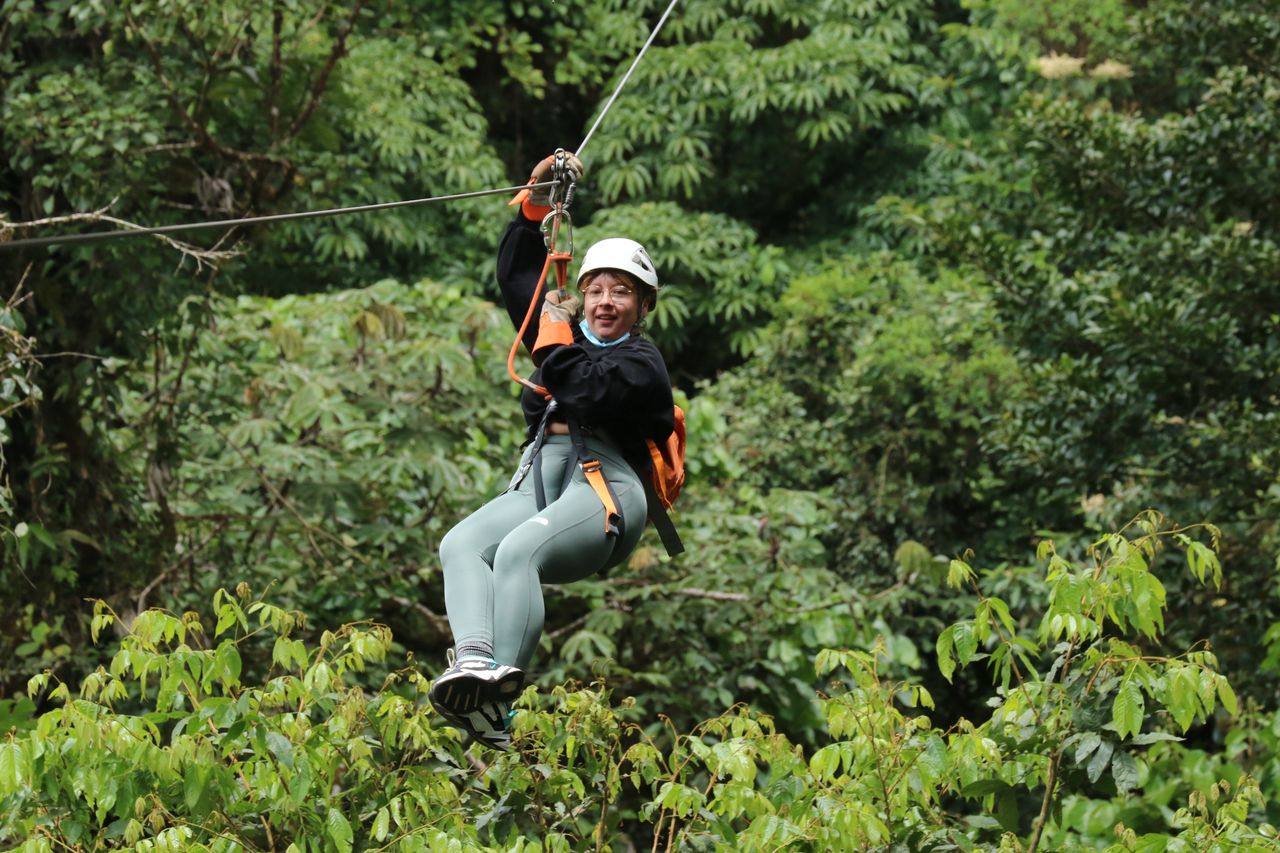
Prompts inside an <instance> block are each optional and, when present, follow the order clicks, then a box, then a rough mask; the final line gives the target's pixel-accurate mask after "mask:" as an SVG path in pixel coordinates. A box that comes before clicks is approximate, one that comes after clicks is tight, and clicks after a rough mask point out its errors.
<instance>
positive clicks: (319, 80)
mask: <svg viewBox="0 0 1280 853" xmlns="http://www.w3.org/2000/svg"><path fill="white" fill-rule="evenodd" d="M365 2H366V0H357V2H356V4H355V6H353V7H352V9H351V14H350V15H348V16H347V22H346V23H345V24H344V25H343V27H342V31H341V32H340V33H338V41H337V43H336V44H335V45H334V46H333V50H331V51H329V58H328V59H327V60H326V61H325V64H324V68H322V69H320V74H319V75H318V76H317V77H316V79H315V81H314V82H312V84H311V91H310V92H309V93H308V94H307V103H306V104H305V105H304V106H303V108H302V111H301V112H299V113H298V115H297V116H296V117H295V118H294V120H293V123H292V124H290V125H289V129H288V130H287V131H285V134H284V139H282V140H280V141H287V140H289V139H292V138H293V137H294V136H296V135H297V134H298V131H300V130H302V127H303V125H305V124H306V123H307V122H308V121H310V119H311V114H312V113H314V112H315V111H316V107H317V106H319V104H320V96H321V95H322V94H324V90H325V88H326V87H328V85H329V75H330V74H332V73H333V69H334V67H335V66H337V64H338V60H339V59H341V58H342V57H343V56H345V55H346V52H347V36H349V35H351V31H352V30H353V29H354V28H355V25H356V19H357V18H358V17H359V16H360V11H361V10H362V9H363V8H364V4H365ZM273 144H274V143H273Z"/></svg>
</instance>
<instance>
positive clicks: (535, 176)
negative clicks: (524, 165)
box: [529, 151, 583, 207]
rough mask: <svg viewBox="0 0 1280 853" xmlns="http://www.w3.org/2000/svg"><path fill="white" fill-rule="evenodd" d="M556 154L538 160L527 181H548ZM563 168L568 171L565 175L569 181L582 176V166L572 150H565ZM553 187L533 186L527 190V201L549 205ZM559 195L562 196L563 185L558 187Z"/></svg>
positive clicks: (542, 205)
mask: <svg viewBox="0 0 1280 853" xmlns="http://www.w3.org/2000/svg"><path fill="white" fill-rule="evenodd" d="M555 162H556V155H554V154H552V155H551V156H550V157H547V158H546V159H544V160H542V161H540V162H539V163H538V165H536V166H534V167H533V173H532V174H531V175H529V183H531V184H536V183H541V182H543V181H549V180H551V178H552V175H551V167H552V166H554V165H555ZM565 169H566V171H567V172H568V174H567V175H566V177H567V178H568V179H569V180H571V181H578V180H581V178H582V172H583V166H582V161H581V160H579V159H578V156H577V155H576V154H574V153H573V152H572V151H567V152H565ZM552 189H553V187H535V188H533V189H531V190H529V203H530V204H534V205H537V206H539V207H550V206H551V190H552ZM559 190H560V194H561V197H562V198H563V197H564V187H563V186H560V187H559Z"/></svg>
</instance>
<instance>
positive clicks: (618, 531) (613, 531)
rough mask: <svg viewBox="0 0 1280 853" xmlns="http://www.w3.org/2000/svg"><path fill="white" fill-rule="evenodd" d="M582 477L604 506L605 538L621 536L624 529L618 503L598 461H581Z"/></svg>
mask: <svg viewBox="0 0 1280 853" xmlns="http://www.w3.org/2000/svg"><path fill="white" fill-rule="evenodd" d="M582 475H583V476H584V477H586V478H587V484H588V485H589V486H591V490H592V491H594V492H595V493H596V497H597V498H599V499H600V503H601V504H603V505H604V532H605V535H606V536H621V535H622V531H623V529H624V522H623V520H622V512H621V511H620V510H619V509H618V501H617V500H616V499H615V498H614V495H613V489H612V488H611V487H610V486H609V481H608V480H606V479H605V477H604V471H602V470H601V465H600V460H599V459H584V460H582Z"/></svg>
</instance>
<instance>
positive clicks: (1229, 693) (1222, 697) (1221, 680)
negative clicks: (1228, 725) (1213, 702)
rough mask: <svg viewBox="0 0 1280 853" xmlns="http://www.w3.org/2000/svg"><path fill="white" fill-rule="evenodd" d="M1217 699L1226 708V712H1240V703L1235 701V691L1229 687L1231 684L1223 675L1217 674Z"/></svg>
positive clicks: (1233, 713)
mask: <svg viewBox="0 0 1280 853" xmlns="http://www.w3.org/2000/svg"><path fill="white" fill-rule="evenodd" d="M1218 701H1220V702H1221V703H1222V707H1223V708H1226V709H1227V713H1228V714H1231V715H1233V716H1234V715H1236V714H1238V713H1240V703H1239V702H1237V701H1236V692H1235V691H1234V690H1232V689H1231V684H1230V683H1229V682H1228V681H1227V677H1226V676H1225V675H1219V676H1218Z"/></svg>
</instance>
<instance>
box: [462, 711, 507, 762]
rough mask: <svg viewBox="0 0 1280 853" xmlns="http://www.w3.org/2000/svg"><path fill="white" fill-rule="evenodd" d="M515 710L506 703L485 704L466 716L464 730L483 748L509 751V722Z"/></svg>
mask: <svg viewBox="0 0 1280 853" xmlns="http://www.w3.org/2000/svg"><path fill="white" fill-rule="evenodd" d="M515 716H516V709H515V708H512V707H511V705H510V704H509V703H507V702H485V703H484V704H483V705H481V706H480V707H479V708H477V709H476V710H474V711H472V712H471V713H470V714H468V715H467V718H466V723H467V724H466V730H467V731H468V732H469V733H470V735H471V736H472V737H473V738H475V739H476V740H478V741H480V742H481V743H483V744H484V745H485V746H488V747H492V748H493V749H496V750H498V751H500V752H506V751H507V750H509V749H511V721H512V720H513V719H515Z"/></svg>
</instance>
